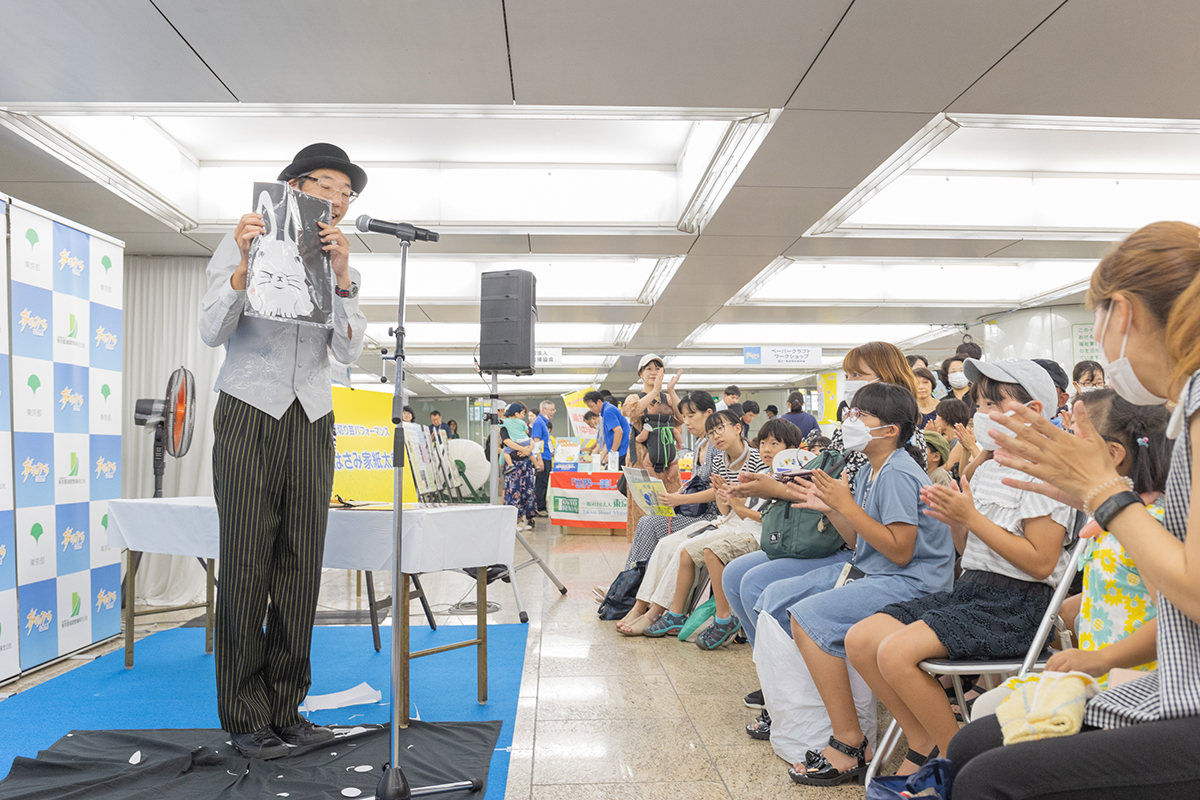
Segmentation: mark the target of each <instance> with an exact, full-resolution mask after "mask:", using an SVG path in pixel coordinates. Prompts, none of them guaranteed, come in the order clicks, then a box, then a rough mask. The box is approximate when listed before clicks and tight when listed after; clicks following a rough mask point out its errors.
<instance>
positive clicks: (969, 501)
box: [921, 480, 975, 527]
mask: <svg viewBox="0 0 1200 800" xmlns="http://www.w3.org/2000/svg"><path fill="white" fill-rule="evenodd" d="M959 487H961V488H959ZM921 499H922V500H924V501H925V505H927V506H929V510H928V511H926V512H925V513H926V514H928V515H929V516H931V517H934V518H935V519H939V520H941V521H942V522H944V523H946V524H947V525H966V526H967V527H970V525H969V524H968V523H969V521H970V519H971V516H972V515H973V514H974V513H975V499H974V498H973V497H972V496H971V484H970V483H969V482H968V481H965V480H959V481H958V482H957V485H956V486H954V487H950V486H936V485H932V486H925V487H922V489H921Z"/></svg>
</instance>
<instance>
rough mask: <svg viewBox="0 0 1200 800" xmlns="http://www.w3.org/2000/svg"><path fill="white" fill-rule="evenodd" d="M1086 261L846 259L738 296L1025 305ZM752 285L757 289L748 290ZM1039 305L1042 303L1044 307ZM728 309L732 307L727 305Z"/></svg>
mask: <svg viewBox="0 0 1200 800" xmlns="http://www.w3.org/2000/svg"><path fill="white" fill-rule="evenodd" d="M1093 269H1095V261H1092V260H1062V261H1030V262H1016V261H1007V262H1006V261H998V260H995V259H983V258H981V259H973V260H969V261H964V260H941V259H888V260H880V261H878V262H874V263H864V262H862V261H860V260H851V259H824V260H803V259H798V260H795V261H788V262H787V263H786V264H783V265H781V267H780V268H779V269H777V270H775V271H774V272H773V274H772V275H770V277H769V278H768V280H766V281H765V282H759V280H758V279H755V281H754V282H752V283H751V284H748V285H747V287H746V289H743V290H742V291H741V292H739V293H738V296H737V297H736V298H735V300H736V299H738V298H740V302H739V304H743V305H747V304H748V305H773V306H779V305H791V306H834V305H836V306H877V305H884V304H888V303H916V304H920V305H921V306H929V307H932V306H950V307H972V306H976V307H980V308H1000V307H1005V306H1009V305H1018V304H1025V303H1028V302H1030V301H1031V300H1033V299H1034V298H1037V297H1040V296H1041V295H1043V294H1044V293H1046V292H1049V291H1051V290H1054V289H1057V288H1058V287H1060V286H1063V285H1064V284H1074V283H1076V282H1078V281H1079V280H1083V279H1085V278H1086V277H1088V276H1090V275H1091V273H1092V270H1093ZM755 283H758V288H757V289H755V290H754V291H752V292H750V291H748V290H749V289H750V288H751V287H752V286H753V285H754V284H755ZM1042 302H1045V301H1042ZM729 304H730V305H734V304H735V303H734V302H733V301H730V303H729Z"/></svg>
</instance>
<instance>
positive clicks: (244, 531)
mask: <svg viewBox="0 0 1200 800" xmlns="http://www.w3.org/2000/svg"><path fill="white" fill-rule="evenodd" d="M213 429H214V431H215V433H216V439H215V442H214V444H213V490H214V494H215V495H216V501H217V515H218V517H219V519H220V526H221V562H220V566H221V572H220V585H219V590H218V593H217V619H216V623H217V625H216V628H217V629H216V642H215V649H216V668H217V711H218V714H219V715H220V718H221V727H222V728H224V729H225V730H227V731H229V732H230V733H250V732H253V731H256V730H258V729H260V728H264V727H267V726H273V727H275V728H276V729H278V728H283V727H287V726H289V725H294V724H296V723H297V722H299V721H300V715H299V713H298V712H297V710H296V708H297V706H299V705H300V703H301V702H303V700H304V698H305V696H306V695H307V694H308V687H309V685H310V684H311V682H312V676H311V673H310V669H309V649H310V646H311V643H312V628H313V619H314V617H315V616H316V610H317V595H318V594H319V592H320V589H321V559H322V555H323V554H324V551H325V528H326V524H327V523H328V520H329V496H330V492H331V491H332V490H333V452H334V451H333V414H332V413H329V414H326V415H325V416H324V417H322V418H321V419H319V420H317V421H316V422H309V420H308V417H307V416H306V415H305V413H304V409H303V407H302V406H301V405H300V402H299V401H298V400H297V401H296V402H294V403H292V405H291V407H290V408H289V409H288V410H287V412H286V413H284V415H283V418H282V419H275V418H274V417H272V416H271V415H270V414H267V413H265V412H263V411H260V410H258V409H257V408H255V407H254V406H252V405H250V404H249V403H245V402H243V401H241V400H238V399H237V398H235V397H231V396H230V395H227V394H225V393H224V392H222V393H221V396H220V398H218V400H217V408H216V411H215V413H214V414H213ZM264 617H265V618H266V629H265V630H264V629H263V618H264Z"/></svg>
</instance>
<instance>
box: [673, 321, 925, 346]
mask: <svg viewBox="0 0 1200 800" xmlns="http://www.w3.org/2000/svg"><path fill="white" fill-rule="evenodd" d="M702 327H703V326H702ZM697 330H699V329H697ZM929 330H930V326H929V325H908V324H895V325H893V324H887V325H884V324H858V325H819V324H804V323H801V324H780V323H733V324H720V325H709V326H708V327H707V328H705V330H704V331H703V332H702V333H700V335H698V336H696V334H695V333H693V336H695V342H694V345H693V346H695V347H729V346H731V345H738V346H746V345H762V344H787V345H821V346H827V345H832V346H837V345H848V346H850V347H855V346H857V345H860V344H863V343H864V342H872V341H884V342H893V341H898V340H902V339H907V338H910V337H913V336H918V335H920V334H922V333H925V332H927V331H929ZM689 338H692V337H689Z"/></svg>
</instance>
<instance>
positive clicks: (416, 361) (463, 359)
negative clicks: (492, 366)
mask: <svg viewBox="0 0 1200 800" xmlns="http://www.w3.org/2000/svg"><path fill="white" fill-rule="evenodd" d="M406 327H407V326H406ZM475 360H476V359H475V356H474V355H470V354H465V353H427V352H420V353H415V354H413V355H410V356H408V357H407V358H405V359H404V361H405V363H407V364H412V365H413V366H417V367H423V368H425V369H429V368H433V369H458V368H463V369H467V368H469V369H474V368H475ZM616 360H617V357H616V356H605V355H582V354H581V355H573V354H571V353H563V357H562V366H563V367H589V368H602V367H611V366H612V365H613V364H615V363H616Z"/></svg>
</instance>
